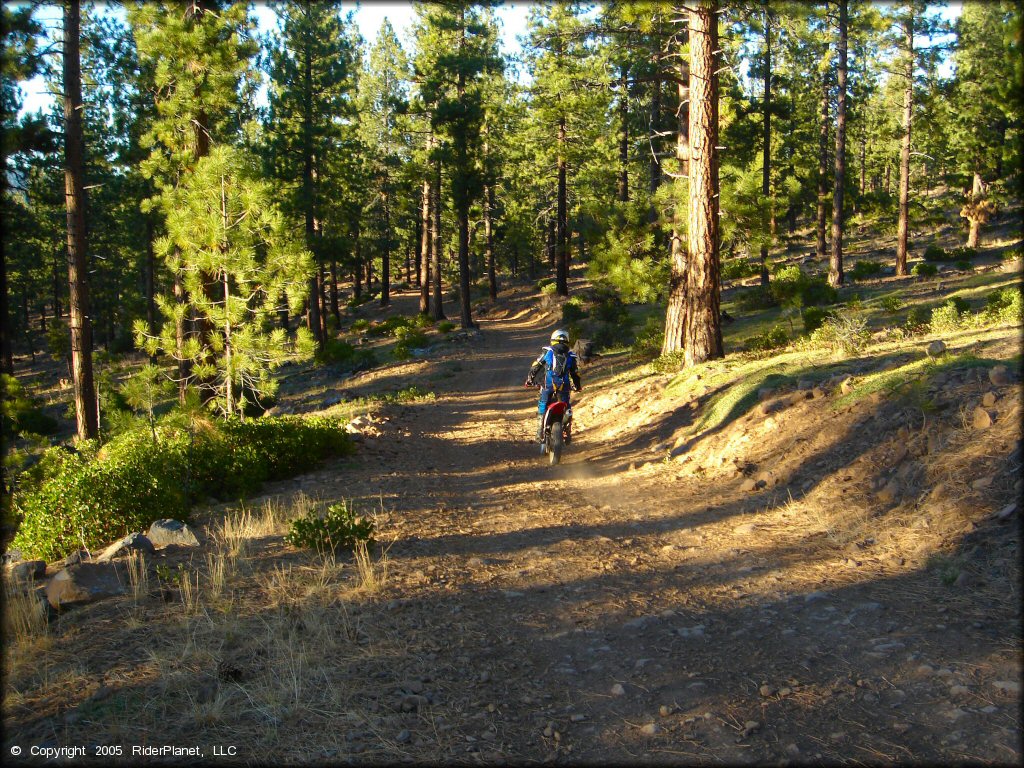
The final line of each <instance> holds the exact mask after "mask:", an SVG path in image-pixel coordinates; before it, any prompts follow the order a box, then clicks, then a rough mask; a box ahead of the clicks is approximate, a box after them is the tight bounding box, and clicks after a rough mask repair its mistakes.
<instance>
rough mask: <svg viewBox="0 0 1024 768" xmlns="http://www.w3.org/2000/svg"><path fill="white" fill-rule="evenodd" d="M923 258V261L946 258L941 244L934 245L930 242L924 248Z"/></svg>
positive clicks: (943, 259)
mask: <svg viewBox="0 0 1024 768" xmlns="http://www.w3.org/2000/svg"><path fill="white" fill-rule="evenodd" d="M924 260H925V261H945V260H946V249H945V248H943V247H942V246H939V245H935V244H934V243H932V244H931V245H929V246H928V247H927V248H925V249H924Z"/></svg>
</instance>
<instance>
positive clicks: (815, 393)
mask: <svg viewBox="0 0 1024 768" xmlns="http://www.w3.org/2000/svg"><path fill="white" fill-rule="evenodd" d="M824 396H825V390H823V389H822V388H821V387H815V388H814V389H812V390H811V397H812V398H813V399H815V400H820V399H821V398H823V397H824Z"/></svg>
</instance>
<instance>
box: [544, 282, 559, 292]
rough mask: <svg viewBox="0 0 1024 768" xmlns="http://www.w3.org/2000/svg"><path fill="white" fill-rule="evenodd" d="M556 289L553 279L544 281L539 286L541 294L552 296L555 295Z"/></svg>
mask: <svg viewBox="0 0 1024 768" xmlns="http://www.w3.org/2000/svg"><path fill="white" fill-rule="evenodd" d="M557 290H558V286H557V285H555V283H554V282H553V281H552V282H549V283H548V282H546V283H544V284H543V285H541V286H540V292H541V295H542V296H554V295H555V291H557Z"/></svg>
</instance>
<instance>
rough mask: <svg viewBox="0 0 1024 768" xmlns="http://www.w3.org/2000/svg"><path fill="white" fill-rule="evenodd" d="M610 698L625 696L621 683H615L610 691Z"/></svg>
mask: <svg viewBox="0 0 1024 768" xmlns="http://www.w3.org/2000/svg"><path fill="white" fill-rule="evenodd" d="M611 694H612V696H625V695H626V689H625V688H623V687H622V683H616V684H615V685H613V686H612V689H611Z"/></svg>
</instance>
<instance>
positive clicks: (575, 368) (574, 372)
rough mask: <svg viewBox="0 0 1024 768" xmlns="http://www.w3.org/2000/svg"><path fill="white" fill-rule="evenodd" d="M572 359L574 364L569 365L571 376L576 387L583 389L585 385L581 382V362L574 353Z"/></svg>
mask: <svg viewBox="0 0 1024 768" xmlns="http://www.w3.org/2000/svg"><path fill="white" fill-rule="evenodd" d="M571 360H572V365H570V366H569V378H570V379H572V385H573V387H574V388H576V389H582V388H583V385H582V384H581V383H580V368H579V364H578V363H577V362H576V356H575V355H573V356H572V358H571Z"/></svg>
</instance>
